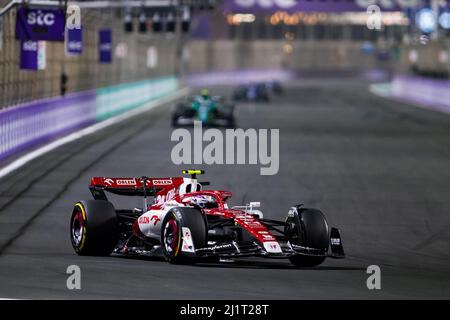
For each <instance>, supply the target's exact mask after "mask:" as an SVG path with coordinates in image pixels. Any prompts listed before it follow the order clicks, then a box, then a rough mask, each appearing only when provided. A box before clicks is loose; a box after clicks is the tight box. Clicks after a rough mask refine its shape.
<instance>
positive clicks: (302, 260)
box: [286, 208, 329, 267]
mask: <svg viewBox="0 0 450 320" xmlns="http://www.w3.org/2000/svg"><path fill="white" fill-rule="evenodd" d="M286 222H288V223H290V224H291V225H292V226H293V230H290V234H291V235H292V238H291V240H290V241H291V242H292V243H293V244H297V245H300V246H303V247H309V248H315V249H319V250H321V251H322V252H323V253H324V254H326V253H327V251H328V246H329V231H328V224H327V221H326V219H325V216H324V215H323V213H322V212H321V211H320V210H317V209H306V208H303V209H298V216H294V217H291V218H288V220H287V221H286ZM289 260H290V261H291V263H292V264H294V265H295V266H298V267H315V266H318V265H319V264H321V263H322V262H323V261H324V260H325V257H322V256H318V257H315V256H305V255H295V256H292V257H290V258H289Z"/></svg>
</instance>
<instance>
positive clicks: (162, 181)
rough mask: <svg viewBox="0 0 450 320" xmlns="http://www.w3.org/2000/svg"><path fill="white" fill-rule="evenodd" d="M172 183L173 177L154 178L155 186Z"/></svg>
mask: <svg viewBox="0 0 450 320" xmlns="http://www.w3.org/2000/svg"><path fill="white" fill-rule="evenodd" d="M171 184H172V179H154V180H153V185H154V186H169V185H171Z"/></svg>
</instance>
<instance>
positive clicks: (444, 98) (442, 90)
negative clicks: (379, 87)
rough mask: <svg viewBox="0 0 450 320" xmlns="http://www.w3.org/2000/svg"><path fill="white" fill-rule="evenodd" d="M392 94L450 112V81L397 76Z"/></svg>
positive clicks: (393, 83) (392, 87)
mask: <svg viewBox="0 0 450 320" xmlns="http://www.w3.org/2000/svg"><path fill="white" fill-rule="evenodd" d="M391 95H392V96H394V97H396V98H398V99H402V100H405V101H408V102H412V103H415V104H419V105H421V106H423V107H427V108H429V109H434V110H438V111H441V112H445V113H450V81H449V80H438V79H428V78H422V77H414V76H396V77H394V79H393V81H392V84H391Z"/></svg>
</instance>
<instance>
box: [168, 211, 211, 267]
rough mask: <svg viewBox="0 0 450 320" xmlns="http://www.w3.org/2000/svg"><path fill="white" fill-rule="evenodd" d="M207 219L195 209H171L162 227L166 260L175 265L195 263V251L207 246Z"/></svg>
mask: <svg viewBox="0 0 450 320" xmlns="http://www.w3.org/2000/svg"><path fill="white" fill-rule="evenodd" d="M207 230H208V229H207V225H206V219H205V217H204V216H203V213H202V212H201V211H200V210H198V209H195V208H189V207H177V208H173V209H171V210H170V211H169V212H168V213H167V215H166V216H165V218H164V220H163V223H162V225H161V248H162V252H163V256H164V258H165V259H166V260H167V261H168V262H170V263H174V264H177V263H178V264H181V263H193V262H194V261H195V259H196V254H195V249H198V248H203V247H205V246H206V243H207V242H206V241H207V240H206V236H207Z"/></svg>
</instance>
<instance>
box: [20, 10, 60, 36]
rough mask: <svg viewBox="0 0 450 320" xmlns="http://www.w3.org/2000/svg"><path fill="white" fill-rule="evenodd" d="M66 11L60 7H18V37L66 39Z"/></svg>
mask: <svg viewBox="0 0 450 320" xmlns="http://www.w3.org/2000/svg"><path fill="white" fill-rule="evenodd" d="M64 19H65V15H64V11H63V10H60V9H56V10H55V9H31V8H25V7H24V8H19V9H17V18H16V38H17V39H20V40H33V41H39V40H45V41H64V21H65V20H64Z"/></svg>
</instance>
